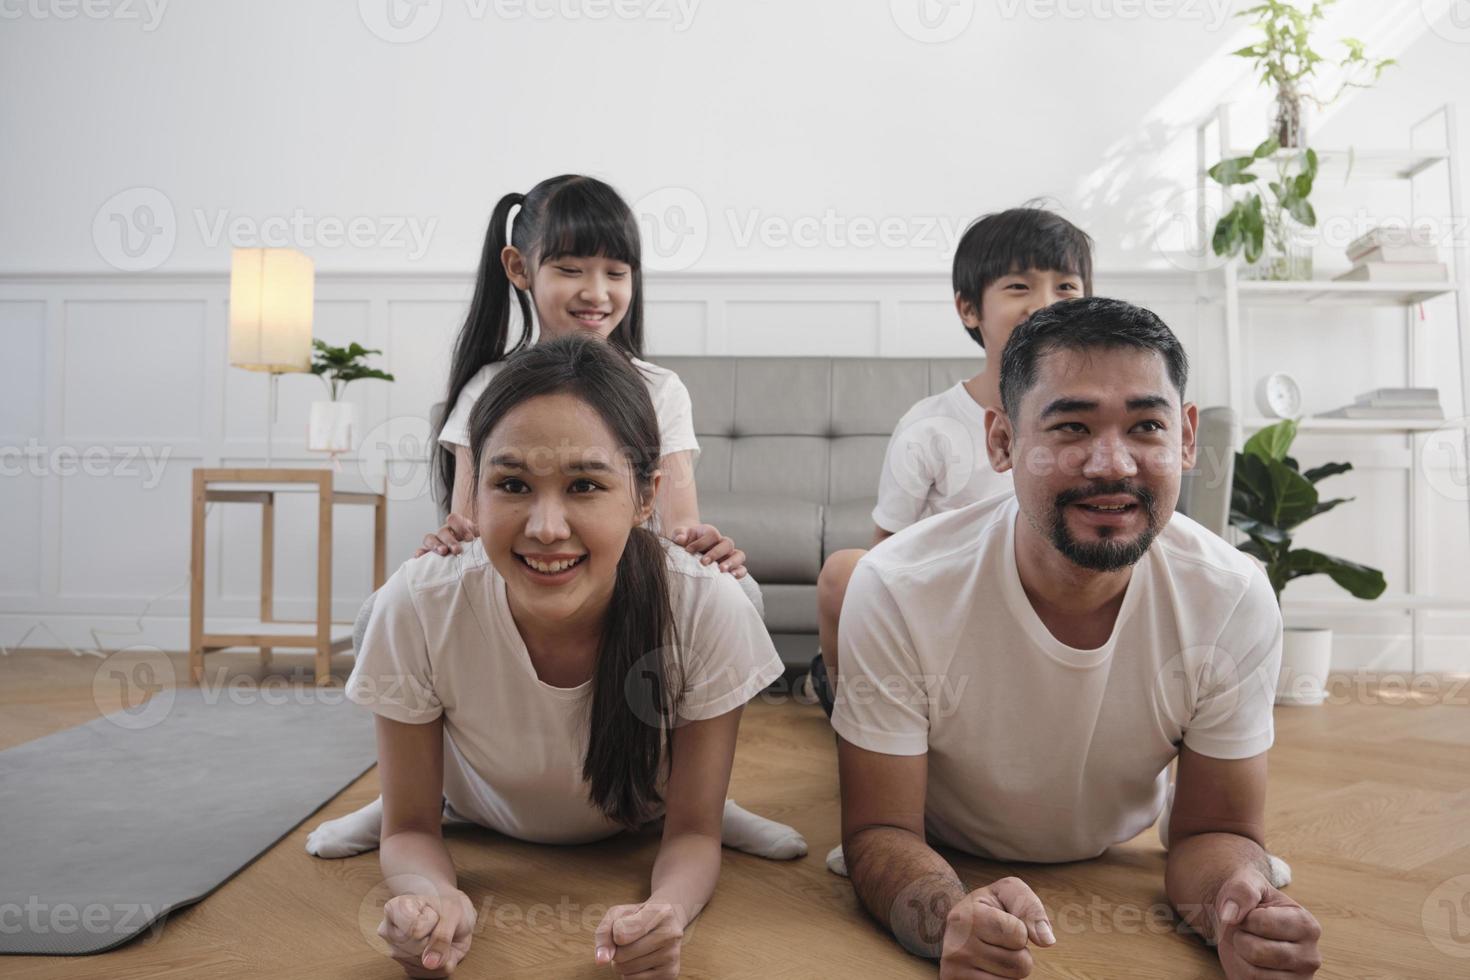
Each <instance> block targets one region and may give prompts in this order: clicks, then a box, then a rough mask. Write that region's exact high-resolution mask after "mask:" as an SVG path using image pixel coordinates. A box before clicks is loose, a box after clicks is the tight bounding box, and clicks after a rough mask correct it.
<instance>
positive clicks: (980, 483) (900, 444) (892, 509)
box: [873, 382, 1014, 532]
mask: <svg viewBox="0 0 1470 980" xmlns="http://www.w3.org/2000/svg"><path fill="white" fill-rule="evenodd" d="M1013 487H1014V483H1013V481H1012V480H1011V474H1010V472H1009V471H1007V472H1005V473H997V472H996V471H995V470H993V469H991V467H990V456H989V454H988V453H987V452H986V449H985V409H983V408H981V407H980V404H979V403H978V402H976V401H975V399H973V398H971V397H970V393H969V391H967V390H966V389H965V385H964V383H963V382H960V383H958V384H956V385H955V386H954V387H953V388H947V389H945V390H944V391H941V392H940V393H939V394H937V395H930V396H929V397H928V398H925V399H922V400H920V401H917V402H915V403H914V405H913V407H912V408H910V409H909V410H908V411H907V412H905V413H904V415H903V418H901V419H899V422H898V425H897V426H896V427H895V428H894V430H893V436H892V438H890V439H889V441H888V451H887V453H886V454H885V456H884V460H883V472H882V474H881V475H880V476H879V477H878V505H877V506H876V507H874V508H873V523H874V524H877V525H878V526H879V527H881V528H882V529H883V530H885V531H890V532H898V531H902V530H903V529H904V528H906V527H908V526H909V525H911V524H914V523H916V522H918V521H920V520H923V519H924V518H926V517H929V516H930V515H931V514H938V513H942V512H943V511H948V510H955V509H957V508H960V507H964V506H966V505H968V504H973V503H975V502H977V501H980V500H984V499H986V498H987V497H994V496H996V495H997V494H1001V493H1010V492H1011V491H1012V490H1013Z"/></svg>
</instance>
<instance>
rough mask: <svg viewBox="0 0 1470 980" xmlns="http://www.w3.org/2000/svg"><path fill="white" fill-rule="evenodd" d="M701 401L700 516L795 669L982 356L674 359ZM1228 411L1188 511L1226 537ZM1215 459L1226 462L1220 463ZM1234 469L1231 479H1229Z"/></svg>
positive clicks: (1216, 427) (1190, 485) (1207, 418)
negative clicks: (832, 592)
mask: <svg viewBox="0 0 1470 980" xmlns="http://www.w3.org/2000/svg"><path fill="white" fill-rule="evenodd" d="M658 363H659V364H661V365H662V366H664V367H666V368H669V369H670V370H672V371H675V372H677V373H678V375H679V377H680V378H681V379H682V380H683V381H684V384H685V386H686V387H688V389H689V396H690V399H691V400H692V401H693V403H694V431H695V433H696V434H697V435H698V437H699V444H700V449H701V453H700V458H699V462H698V464H697V465H696V468H695V476H696V479H697V480H698V483H699V510H700V516H701V517H703V518H704V520H706V521H709V522H710V523H711V524H714V525H716V526H717V527H719V528H720V530H721V531H723V532H725V533H726V534H728V535H729V536H730V537H731V538H733V539H734V540H735V542H736V544H738V545H739V546H740V548H741V549H742V550H743V551H745V553H746V556H747V558H746V562H747V567H749V569H750V572H751V574H752V575H753V576H754V577H755V578H756V580H757V581H758V582H759V583H760V587H761V593H762V595H763V598H764V600H765V617H766V628H767V629H769V630H770V632H771V636H772V639H774V641H775V643H776V649H777V650H778V651H779V652H780V654H781V659H782V660H784V661H785V662H786V664H787V665H788V666H791V667H798V666H805V665H806V664H807V663H808V662H809V661H810V660H811V658H812V656H813V655H814V654H815V653H816V652H817V574H818V573H819V572H820V571H821V569H822V563H823V562H824V561H825V560H826V558H827V556H828V555H830V554H832V552H834V551H839V550H841V549H843V548H866V547H868V546H869V545H870V544H871V543H872V539H873V518H872V513H873V505H874V503H875V502H876V499H877V492H878V476H879V472H880V471H881V469H882V466H883V458H884V455H885V452H886V450H887V447H888V440H889V437H890V436H891V435H892V433H893V429H894V426H896V425H897V424H898V420H899V419H900V418H901V417H902V416H903V413H904V412H906V411H907V410H908V409H909V407H910V406H912V405H913V404H914V402H916V401H918V400H919V399H921V398H924V397H927V396H929V395H933V394H936V393H938V392H940V391H943V390H944V389H946V388H949V387H951V386H953V385H954V384H955V383H956V382H958V381H961V380H963V379H965V378H968V377H970V376H972V375H974V374H975V373H976V372H978V371H979V370H980V368H981V366H982V363H983V362H982V361H980V360H978V359H970V358H942V359H906V358H888V357H883V358H878V357H854V358H833V357H759V358H757V357H662V358H659V359H658ZM1233 419H1234V416H1233V413H1232V412H1231V411H1230V410H1229V409H1228V408H1219V409H1206V410H1205V412H1204V413H1203V417H1202V421H1201V425H1200V433H1199V439H1200V442H1201V445H1202V452H1201V462H1202V464H1204V463H1206V461H1211V462H1210V465H1202V466H1201V468H1200V469H1198V470H1196V471H1194V472H1193V473H1190V474H1186V478H1185V482H1184V487H1183V489H1182V490H1181V495H1180V509H1181V510H1183V511H1184V512H1185V513H1187V514H1190V515H1191V516H1194V517H1195V518H1196V519H1197V520H1201V522H1202V523H1204V524H1205V525H1206V526H1208V527H1210V528H1211V529H1212V530H1214V531H1215V532H1216V533H1220V534H1223V533H1224V531H1225V527H1226V523H1227V521H1228V517H1229V501H1230V475H1231V474H1230V467H1231V465H1232V464H1233V459H1234V456H1233V452H1234V445H1235V437H1234V431H1235V426H1234V421H1233ZM1213 461H1220V462H1218V463H1216V462H1213ZM1222 467H1223V468H1224V472H1221V469H1222Z"/></svg>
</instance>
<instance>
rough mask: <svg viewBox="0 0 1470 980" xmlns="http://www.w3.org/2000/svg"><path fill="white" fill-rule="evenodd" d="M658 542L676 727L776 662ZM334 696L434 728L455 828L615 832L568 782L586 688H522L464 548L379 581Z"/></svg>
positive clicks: (504, 622)
mask: <svg viewBox="0 0 1470 980" xmlns="http://www.w3.org/2000/svg"><path fill="white" fill-rule="evenodd" d="M660 540H661V541H662V539H660ZM663 544H664V550H665V553H666V554H667V556H668V581H669V593H670V603H671V605H672V607H673V611H674V622H675V624H676V627H677V629H678V636H679V643H680V648H679V649H680V653H679V654H678V656H679V658H680V659H679V673H680V674H681V675H682V680H683V686H682V692H683V701H682V705H681V707H680V710H679V718H680V719H682V720H690V721H693V720H701V719H706V718H714V717H716V716H718V715H722V714H724V713H725V712H727V711H731V710H733V709H734V708H737V707H739V706H741V705H743V704H745V703H746V702H747V701H749V700H750V699H751V698H752V697H754V696H755V695H756V694H758V693H759V692H760V691H761V690H763V689H764V688H765V687H766V685H768V684H769V683H771V681H773V680H775V679H776V678H777V677H779V676H780V675H781V672H782V665H781V660H780V658H779V657H778V656H777V655H776V650H775V648H774V647H773V646H772V644H771V639H770V635H769V634H768V633H767V632H766V629H765V626H764V625H763V624H762V622H761V618H760V615H759V614H758V613H757V612H756V610H755V607H754V606H752V605H751V603H750V601H749V600H748V599H746V598H745V593H744V592H742V591H741V589H740V586H739V584H738V583H736V581H735V580H734V579H733V578H731V577H730V576H729V575H727V574H725V573H723V572H720V571H719V570H718V569H717V568H715V566H713V565H701V564H700V563H699V560H698V559H697V558H696V557H695V556H693V555H690V554H688V553H687V552H685V551H684V550H683V549H682V548H677V547H675V546H673V545H671V544H669V543H668V542H666V541H665V542H663ZM614 614H615V613H614ZM346 693H347V697H348V698H349V699H351V700H352V701H354V702H356V703H358V704H361V705H364V706H366V707H368V708H370V709H371V710H372V711H373V712H375V713H377V714H380V715H382V716H383V717H385V718H391V719H393V720H394V721H401V722H405V723H408V724H424V723H427V722H431V721H433V720H434V719H436V718H438V717H440V716H441V715H442V716H443V718H444V797H445V799H446V800H448V801H449V804H450V806H451V807H452V808H453V809H454V810H455V811H456V813H457V814H459V815H460V816H463V817H465V818H467V819H469V820H472V821H474V822H476V823H478V824H481V825H482V826H485V827H489V828H491V829H492V830H496V831H499V832H500V833H503V834H507V835H509V836H511V837H515V838H518V839H520V840H527V841H534V842H537V843H550V844H570V843H583V842H587V841H593V840H599V839H601V838H604V837H608V836H610V835H612V834H613V833H616V832H617V830H618V829H619V827H618V825H617V824H615V823H613V822H612V821H610V820H608V819H607V817H605V816H604V815H603V813H602V812H601V811H600V810H598V809H597V808H596V807H594V806H593V805H592V804H591V803H590V802H589V801H588V798H587V789H588V785H587V783H586V782H585V781H584V780H583V779H582V760H583V757H584V756H585V755H586V750H587V738H588V725H589V717H590V713H591V705H592V681H591V680H588V681H586V682H584V683H583V684H581V685H579V686H577V687H574V688H561V687H554V686H552V685H550V684H547V683H545V682H543V681H542V680H541V679H540V678H538V677H537V676H536V670H535V667H534V666H533V665H532V663H531V658H530V655H529V654H528V653H527V651H526V644H525V642H524V641H523V640H522V639H521V635H520V632H519V631H518V630H517V629H516V625H515V620H514V619H513V618H512V617H511V612H510V605H509V604H508V602H507V600H506V592H505V580H504V579H503V578H502V577H501V576H500V575H499V573H497V572H496V571H495V566H494V565H492V564H491V563H490V560H489V559H488V558H487V557H486V555H485V549H484V545H483V544H482V543H481V542H480V541H478V540H476V541H474V542H473V543H471V544H469V545H467V546H466V547H465V548H464V550H463V552H462V553H461V554H459V555H443V556H441V555H436V554H432V553H431V554H427V555H424V556H422V557H419V558H415V559H413V560H412V561H408V562H405V563H404V564H403V565H402V566H401V567H400V568H399V569H398V571H397V572H395V573H394V574H393V576H392V577H391V578H389V579H388V581H387V583H386V584H385V585H384V586H383V587H382V589H381V590H379V592H378V598H377V601H376V603H375V604H374V606H373V611H372V616H371V618H370V619H369V621H368V626H367V633H366V635H365V636H364V638H363V642H362V649H361V650H359V651H358V654H357V663H356V664H355V665H354V666H353V668H352V675H351V677H349V678H348V681H347V689H346Z"/></svg>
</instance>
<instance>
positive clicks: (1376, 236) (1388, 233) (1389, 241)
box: [1347, 225, 1434, 260]
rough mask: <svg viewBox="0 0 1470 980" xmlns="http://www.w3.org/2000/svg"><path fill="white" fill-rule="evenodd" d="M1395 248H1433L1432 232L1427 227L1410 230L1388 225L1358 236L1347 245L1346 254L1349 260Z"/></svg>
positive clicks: (1417, 226)
mask: <svg viewBox="0 0 1470 980" xmlns="http://www.w3.org/2000/svg"><path fill="white" fill-rule="evenodd" d="M1397 246H1419V247H1430V248H1432V247H1433V246H1434V232H1433V231H1432V230H1431V229H1430V228H1429V227H1428V226H1427V225H1416V226H1414V227H1412V228H1409V227H1404V226H1399V225H1390V226H1386V227H1385V226H1382V225H1380V226H1379V227H1377V228H1373V229H1371V230H1369V231H1368V233H1367V234H1365V235H1359V236H1358V237H1357V238H1355V239H1353V240H1352V241H1351V242H1349V243H1348V247H1347V254H1348V258H1349V259H1351V260H1356V259H1357V258H1358V256H1360V255H1365V254H1367V253H1368V252H1371V251H1372V250H1373V249H1375V248H1384V247H1397Z"/></svg>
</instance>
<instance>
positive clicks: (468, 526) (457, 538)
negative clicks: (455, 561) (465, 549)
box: [413, 514, 480, 558]
mask: <svg viewBox="0 0 1470 980" xmlns="http://www.w3.org/2000/svg"><path fill="white" fill-rule="evenodd" d="M479 536H480V531H479V529H478V528H476V527H475V525H474V523H473V522H471V521H470V519H469V518H467V517H461V516H460V515H458V514H450V515H449V518H448V519H447V520H446V521H445V522H444V526H443V527H441V528H440V529H439V530H437V531H430V532H429V533H428V534H426V535H424V543H423V544H422V545H421V546H420V547H419V550H418V551H415V552H414V553H413V556H414V557H415V558H418V557H419V556H420V555H427V554H428V553H429V552H431V551H432V552H434V554H436V555H448V554H455V555H457V554H459V553H460V551H461V548H460V546H459V543H460V542H461V541H473V540H475V539H476V538H478V537H479Z"/></svg>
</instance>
